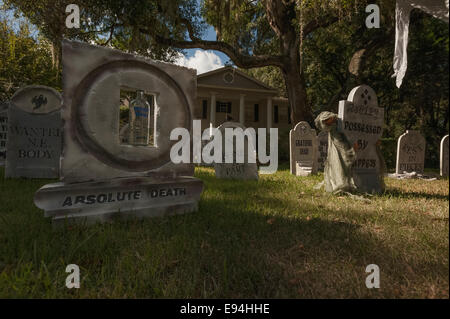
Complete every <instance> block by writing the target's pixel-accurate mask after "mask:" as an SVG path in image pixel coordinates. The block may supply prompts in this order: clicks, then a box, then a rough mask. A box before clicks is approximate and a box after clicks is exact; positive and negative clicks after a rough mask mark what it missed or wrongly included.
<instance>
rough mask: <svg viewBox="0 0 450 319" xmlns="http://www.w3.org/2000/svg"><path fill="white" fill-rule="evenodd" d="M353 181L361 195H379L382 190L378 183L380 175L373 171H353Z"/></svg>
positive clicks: (379, 182)
mask: <svg viewBox="0 0 450 319" xmlns="http://www.w3.org/2000/svg"><path fill="white" fill-rule="evenodd" d="M381 178H383V177H381ZM353 181H354V182H355V185H356V187H357V188H358V190H359V191H361V192H363V193H368V194H380V193H382V192H383V190H384V187H383V185H382V184H381V181H380V175H379V174H378V173H376V172H373V171H363V170H361V171H358V170H355V169H354V171H353Z"/></svg>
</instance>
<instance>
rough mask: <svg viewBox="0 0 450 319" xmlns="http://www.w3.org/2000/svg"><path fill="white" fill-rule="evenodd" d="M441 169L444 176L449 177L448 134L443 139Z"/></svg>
mask: <svg viewBox="0 0 450 319" xmlns="http://www.w3.org/2000/svg"><path fill="white" fill-rule="evenodd" d="M440 155H441V156H440V171H441V176H442V177H448V135H446V136H444V138H443V139H442V140H441V154H440Z"/></svg>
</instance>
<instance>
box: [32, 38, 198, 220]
mask: <svg viewBox="0 0 450 319" xmlns="http://www.w3.org/2000/svg"><path fill="white" fill-rule="evenodd" d="M62 49H63V55H62V62H63V78H64V81H63V90H64V104H63V105H64V106H63V112H62V116H63V119H64V145H63V154H62V158H61V177H60V182H59V183H54V184H48V185H45V186H44V187H42V188H41V189H39V190H38V191H37V192H36V195H35V198H34V202H35V204H36V206H38V207H39V208H41V209H43V210H45V216H47V217H52V218H53V223H55V224H64V223H66V222H70V223H72V222H74V223H78V222H83V223H84V222H87V223H92V222H97V221H98V222H104V221H110V220H112V219H114V218H116V217H117V218H121V219H122V218H144V217H153V216H165V215H172V214H181V213H187V212H192V211H195V210H196V209H197V208H198V201H199V200H200V195H201V193H202V190H203V183H202V181H201V180H199V179H197V178H194V177H193V174H194V166H193V165H192V164H174V163H172V161H171V159H170V151H171V148H172V146H173V145H174V144H175V143H177V141H172V140H170V132H171V131H172V130H173V129H174V128H177V127H180V128H186V129H187V130H188V131H189V132H190V133H191V134H192V112H193V108H194V105H195V99H196V71H195V70H192V69H188V68H184V67H180V66H177V65H173V64H169V63H162V62H156V61H153V60H150V59H146V58H143V57H138V56H135V55H132V54H127V53H124V52H121V51H118V50H112V49H109V48H104V47H98V46H93V45H89V44H86V43H81V42H75V41H68V40H64V41H63V45H62ZM122 89H123V90H127V91H133V92H134V91H136V92H137V91H139V92H140V91H143V92H144V93H145V94H150V95H153V97H154V100H155V103H154V107H155V112H154V114H155V115H154V118H153V119H152V120H153V121H154V124H155V125H154V126H153V130H154V131H153V132H152V133H153V136H154V140H153V143H152V144H151V145H150V144H149V145H140V146H137V145H128V144H123V143H121V141H120V132H119V128H120V116H119V115H120V103H121V102H120V92H121V90H122ZM137 109H138V107H136V110H137ZM147 114H148V113H147ZM147 116H149V115H147Z"/></svg>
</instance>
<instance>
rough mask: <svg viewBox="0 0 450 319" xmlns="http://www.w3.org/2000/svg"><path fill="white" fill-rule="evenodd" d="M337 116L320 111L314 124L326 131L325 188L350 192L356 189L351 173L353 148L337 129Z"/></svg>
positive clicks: (353, 158) (331, 190) (328, 190)
mask: <svg viewBox="0 0 450 319" xmlns="http://www.w3.org/2000/svg"><path fill="white" fill-rule="evenodd" d="M337 122H338V116H337V114H334V113H331V112H322V113H320V114H319V115H318V116H317V118H316V120H315V125H316V127H317V128H319V129H320V130H321V131H324V132H327V133H328V136H329V138H328V157H327V160H326V161H325V168H324V183H325V190H326V191H327V192H330V193H335V194H336V193H340V192H352V191H355V190H356V186H355V183H354V181H353V175H352V165H353V163H354V162H355V159H356V155H355V150H354V149H353V147H352V145H351V144H350V142H349V141H348V139H347V137H346V136H345V134H344V133H343V132H342V131H340V130H338V125H337Z"/></svg>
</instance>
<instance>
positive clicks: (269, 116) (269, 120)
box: [267, 97, 272, 129]
mask: <svg viewBox="0 0 450 319" xmlns="http://www.w3.org/2000/svg"><path fill="white" fill-rule="evenodd" d="M271 127H272V97H268V98H267V128H268V129H269V128H271Z"/></svg>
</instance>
